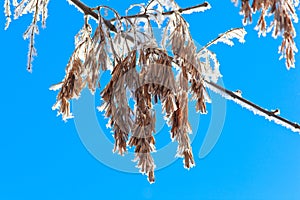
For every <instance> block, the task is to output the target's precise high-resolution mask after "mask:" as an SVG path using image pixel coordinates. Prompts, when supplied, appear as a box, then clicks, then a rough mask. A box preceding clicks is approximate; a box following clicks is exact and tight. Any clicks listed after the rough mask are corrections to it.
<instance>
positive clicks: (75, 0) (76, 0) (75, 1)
mask: <svg viewBox="0 0 300 200" xmlns="http://www.w3.org/2000/svg"><path fill="white" fill-rule="evenodd" d="M69 1H70V2H72V3H73V4H74V5H76V6H77V7H78V8H79V9H80V10H82V11H83V13H84V14H85V15H90V16H92V17H93V18H95V19H98V18H99V16H98V14H97V13H95V12H94V11H93V9H92V8H90V7H88V6H87V5H85V4H84V3H82V2H81V1H80V0H69ZM208 6H209V3H207V2H204V3H202V4H198V5H195V6H190V7H187V8H180V9H179V10H171V11H167V12H163V13H162V15H172V14H173V13H174V12H176V11H177V12H179V13H182V12H184V11H188V10H192V9H196V8H200V7H208ZM139 17H145V18H148V17H149V15H148V14H146V13H142V14H136V15H128V16H121V17H120V18H119V19H132V18H139ZM115 20H117V18H112V19H110V20H105V19H104V23H105V24H106V25H107V26H108V27H109V29H110V30H111V31H113V32H117V29H116V27H115V26H114V25H112V24H111V22H113V21H115Z"/></svg>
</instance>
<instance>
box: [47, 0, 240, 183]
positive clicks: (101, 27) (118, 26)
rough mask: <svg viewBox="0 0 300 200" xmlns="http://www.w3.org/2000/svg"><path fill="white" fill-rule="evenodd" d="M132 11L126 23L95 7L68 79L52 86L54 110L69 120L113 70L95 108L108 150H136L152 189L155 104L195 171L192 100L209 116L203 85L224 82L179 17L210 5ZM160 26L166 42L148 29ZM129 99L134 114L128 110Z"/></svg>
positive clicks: (234, 34) (167, 4)
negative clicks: (108, 136) (109, 134)
mask: <svg viewBox="0 0 300 200" xmlns="http://www.w3.org/2000/svg"><path fill="white" fill-rule="evenodd" d="M135 6H138V7H140V10H141V12H140V13H137V14H136V15H134V16H129V15H128V16H127V17H121V16H120V15H119V14H118V13H117V12H116V11H115V10H113V9H111V8H109V7H102V6H99V7H97V8H95V9H94V10H95V11H97V12H98V19H97V22H98V23H97V24H98V25H97V28H96V30H95V31H94V32H92V30H91V26H90V25H89V21H88V17H87V16H86V17H85V24H84V26H83V28H82V29H81V30H80V31H79V33H78V35H77V36H76V38H75V39H76V42H75V45H76V48H75V51H74V52H73V55H72V56H71V58H70V61H69V63H68V65H67V69H66V76H65V78H64V79H63V81H62V82H61V83H59V84H57V85H54V86H53V87H52V89H54V90H56V89H59V90H60V91H59V94H58V96H57V102H56V104H55V105H54V107H53V109H58V114H61V115H62V117H63V119H64V120H67V119H68V118H71V117H72V114H71V112H70V103H69V101H70V100H71V99H73V98H78V97H79V96H80V92H81V91H82V89H83V88H84V87H88V88H89V89H90V91H91V92H92V93H94V92H95V91H96V89H97V87H98V82H99V73H100V71H101V70H102V71H105V70H110V71H111V79H110V81H109V82H108V84H107V85H106V86H105V88H104V89H103V91H102V92H101V99H102V101H103V103H102V105H100V106H99V107H98V109H99V110H100V111H103V112H104V113H105V116H106V117H107V118H109V122H108V126H109V127H110V128H111V129H112V130H113V133H114V134H113V136H114V140H115V144H114V149H113V151H114V152H117V153H119V154H120V155H124V154H125V153H126V152H127V147H128V146H130V147H134V149H135V150H134V151H135V161H136V162H137V167H138V168H139V169H140V172H141V173H143V174H146V175H147V176H148V180H149V182H154V180H155V177H154V170H155V162H154V160H153V157H152V153H153V152H155V138H154V134H155V121H156V117H155V116H156V113H155V110H154V109H153V104H156V103H159V102H160V103H161V106H162V111H163V114H164V115H165V120H166V122H167V124H168V125H169V126H170V133H171V134H170V135H171V138H172V140H174V141H176V142H177V143H178V148H177V154H176V156H178V157H181V158H183V163H184V167H186V168H188V169H189V168H191V167H193V166H194V165H195V161H194V158H193V152H192V147H191V143H190V139H189V134H190V133H191V127H190V124H189V119H188V102H189V93H190V94H191V96H192V99H194V100H196V102H197V103H196V110H197V111H199V112H201V113H206V112H207V111H206V105H205V104H206V102H209V101H210V99H209V97H208V95H207V93H206V89H205V86H204V80H206V81H209V82H210V81H214V82H216V81H217V80H218V78H219V77H220V76H221V75H220V73H219V69H218V67H219V64H218V62H217V59H216V57H215V55H214V54H213V53H212V52H211V51H209V50H208V49H207V48H206V47H204V48H202V49H201V50H198V51H197V48H196V46H195V44H194V42H193V40H192V37H191V35H190V32H189V29H188V27H189V26H188V23H187V22H186V21H185V19H184V18H183V16H182V15H183V14H190V13H192V12H199V11H205V10H207V9H209V8H210V5H209V4H208V3H206V2H205V3H203V4H200V5H198V6H195V7H193V8H190V9H189V10H184V9H180V8H179V6H178V5H177V4H176V3H175V2H174V1H168V0H165V1H150V2H149V4H147V5H146V6H145V5H135ZM130 9H131V8H130ZM130 9H129V10H130ZM102 10H106V11H107V10H109V11H111V12H112V13H113V14H114V18H113V19H110V20H108V19H105V17H104V16H102V15H101V13H102ZM129 10H128V11H129ZM163 24H164V27H163V28H160V30H161V31H162V33H163V34H162V35H163V36H162V39H161V40H160V41H158V39H156V38H155V35H154V30H153V26H154V25H155V26H158V27H162V25H163ZM244 35H245V31H244V29H233V30H230V31H228V32H226V33H224V34H222V35H220V36H219V39H217V40H215V41H212V42H211V43H210V45H211V44H212V43H217V42H219V41H223V42H225V43H226V41H227V42H231V39H232V38H239V39H241V40H242V39H243V37H244ZM128 93H130V95H129V96H128V95H127V94H128ZM130 98H131V99H133V101H134V103H135V104H134V108H131V107H130V106H129V100H130Z"/></svg>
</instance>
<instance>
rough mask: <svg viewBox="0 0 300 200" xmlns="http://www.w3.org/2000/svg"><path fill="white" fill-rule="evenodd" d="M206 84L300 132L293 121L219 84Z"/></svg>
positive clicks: (297, 125)
mask: <svg viewBox="0 0 300 200" xmlns="http://www.w3.org/2000/svg"><path fill="white" fill-rule="evenodd" d="M205 83H206V84H207V85H209V86H211V87H213V88H214V89H217V90H218V91H219V92H221V93H225V94H226V95H229V96H230V97H231V98H232V100H237V101H240V102H241V103H244V104H246V105H248V106H250V107H251V108H253V109H255V110H257V111H259V112H261V113H263V114H264V115H265V116H268V119H269V120H271V119H272V118H274V119H273V120H274V121H275V122H276V120H278V121H277V123H280V124H281V125H283V124H286V125H288V126H290V127H291V128H294V129H293V131H295V132H300V125H299V124H297V123H294V122H291V121H289V120H287V119H285V118H283V117H280V116H278V115H277V114H276V112H274V111H269V110H266V109H264V108H262V107H260V106H258V105H256V104H254V103H252V102H251V101H249V100H247V99H245V98H243V97H241V96H239V95H237V94H236V93H234V92H232V91H230V90H227V89H226V88H223V87H221V86H219V85H217V84H215V83H213V82H209V81H206V80H205ZM253 112H254V111H253ZM288 126H286V127H287V128H288Z"/></svg>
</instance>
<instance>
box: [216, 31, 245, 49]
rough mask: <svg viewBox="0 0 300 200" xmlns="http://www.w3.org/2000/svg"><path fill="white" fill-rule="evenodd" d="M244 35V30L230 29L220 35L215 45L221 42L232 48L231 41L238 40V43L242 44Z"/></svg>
mask: <svg viewBox="0 0 300 200" xmlns="http://www.w3.org/2000/svg"><path fill="white" fill-rule="evenodd" d="M246 34H247V32H246V31H245V29H244V28H238V29H232V30H229V31H227V32H225V33H224V34H221V35H220V39H218V40H216V43H217V42H223V43H225V44H228V45H229V46H233V45H234V43H233V42H232V41H231V40H232V39H233V38H236V39H238V40H239V42H240V43H244V42H245V35H246ZM216 43H215V44H216Z"/></svg>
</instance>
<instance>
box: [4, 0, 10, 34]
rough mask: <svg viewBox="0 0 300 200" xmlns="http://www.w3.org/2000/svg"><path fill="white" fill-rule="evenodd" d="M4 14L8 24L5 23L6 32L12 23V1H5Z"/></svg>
mask: <svg viewBox="0 0 300 200" xmlns="http://www.w3.org/2000/svg"><path fill="white" fill-rule="evenodd" d="M4 14H5V17H6V23H5V28H4V29H5V30H6V29H7V28H8V26H9V24H10V22H11V18H10V16H11V11H10V0H5V1H4Z"/></svg>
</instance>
